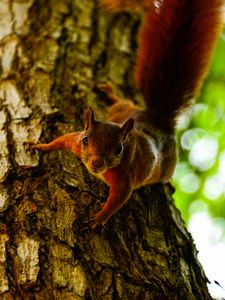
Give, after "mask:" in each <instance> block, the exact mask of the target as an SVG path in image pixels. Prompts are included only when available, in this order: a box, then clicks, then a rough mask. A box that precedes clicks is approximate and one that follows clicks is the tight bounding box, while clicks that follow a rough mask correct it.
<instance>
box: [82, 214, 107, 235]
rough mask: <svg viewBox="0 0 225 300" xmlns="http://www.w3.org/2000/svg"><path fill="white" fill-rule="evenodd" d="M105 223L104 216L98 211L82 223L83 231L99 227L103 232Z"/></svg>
mask: <svg viewBox="0 0 225 300" xmlns="http://www.w3.org/2000/svg"><path fill="white" fill-rule="evenodd" d="M106 222H107V219H106V218H104V214H102V211H100V212H99V213H97V214H96V215H95V216H94V217H93V218H91V219H89V220H88V221H87V222H84V227H83V231H87V230H89V229H95V228H97V227H100V228H101V229H102V230H103V229H104V228H105V223H106Z"/></svg>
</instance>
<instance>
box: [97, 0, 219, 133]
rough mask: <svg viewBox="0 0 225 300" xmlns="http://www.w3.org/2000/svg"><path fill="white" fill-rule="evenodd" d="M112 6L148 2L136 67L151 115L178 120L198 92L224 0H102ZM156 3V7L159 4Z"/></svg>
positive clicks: (165, 123) (163, 122)
mask: <svg viewBox="0 0 225 300" xmlns="http://www.w3.org/2000/svg"><path fill="white" fill-rule="evenodd" d="M102 2H103V3H104V4H105V5H107V6H108V7H109V8H112V9H114V10H121V9H122V8H136V7H138V6H139V7H140V6H141V7H144V8H146V11H147V12H146V14H145V17H144V20H143V24H142V27H141V32H140V42H139V50H138V55H137V64H136V71H135V81H136V86H137V87H138V89H139V90H140V91H141V93H142V95H143V97H144V100H145V103H146V107H147V111H148V113H149V116H150V119H151V121H152V122H153V123H155V125H158V126H159V127H160V128H165V129H169V128H171V126H172V127H174V126H175V124H176V119H177V116H178V115H179V113H180V112H181V111H182V110H183V109H184V108H186V107H187V106H188V105H189V104H190V102H191V100H192V99H193V98H195V97H196V96H197V95H198V92H199V90H200V88H201V85H202V82H203V80H204V78H205V76H206V74H207V70H208V66H209V63H210V61H211V56H212V53H213V50H214V47H215V44H216V40H217V38H218V35H219V33H220V31H221V27H222V7H223V5H224V0H102ZM153 7H154V8H153Z"/></svg>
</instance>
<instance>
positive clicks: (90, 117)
mask: <svg viewBox="0 0 225 300" xmlns="http://www.w3.org/2000/svg"><path fill="white" fill-rule="evenodd" d="M94 124H95V117H94V112H93V109H92V107H91V106H89V107H88V108H87V109H86V111H85V126H84V130H88V128H90V127H91V126H93V125H94Z"/></svg>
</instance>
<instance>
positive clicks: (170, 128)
mask: <svg viewBox="0 0 225 300" xmlns="http://www.w3.org/2000/svg"><path fill="white" fill-rule="evenodd" d="M102 2H103V4H104V5H106V6H108V7H109V8H112V9H114V10H121V9H123V8H125V7H126V6H128V8H136V7H139V6H142V7H144V8H145V16H144V20H143V22H142V26H141V29H140V35H139V36H140V40H139V48H138V53H137V63H136V69H135V83H136V87H137V89H138V90H139V91H140V92H141V94H142V96H143V98H144V101H145V104H146V107H145V108H140V107H138V106H136V105H135V104H134V103H133V102H131V101H128V100H121V99H119V97H117V96H116V95H115V94H114V92H113V89H112V87H111V86H110V85H107V84H105V85H104V84H103V85H102V86H101V88H102V89H103V90H104V91H105V93H106V94H107V95H108V97H109V98H110V99H111V100H112V102H113V105H112V106H111V107H110V109H109V112H108V115H107V116H106V119H105V121H99V120H96V119H95V117H94V112H93V110H92V108H91V107H89V108H88V109H87V111H86V115H85V120H86V122H85V127H84V130H83V131H79V132H74V133H69V134H66V135H63V136H61V137H59V138H57V139H55V140H53V141H52V142H51V143H49V144H35V143H29V148H30V149H37V150H42V151H53V150H64V149H70V150H72V151H73V152H74V153H75V154H76V155H77V156H78V157H79V158H80V159H81V160H82V162H83V163H84V164H85V166H86V167H87V169H88V171H89V172H90V173H91V174H93V175H95V176H96V177H98V178H99V179H101V180H103V181H104V182H106V183H107V184H108V185H109V187H110V190H109V196H108V198H107V200H106V202H105V204H104V206H103V208H102V209H101V210H100V211H99V212H98V213H97V214H96V215H95V216H94V218H93V219H92V220H91V221H90V227H93V228H94V227H95V226H96V225H104V224H105V223H106V222H107V220H108V219H109V218H110V217H111V216H112V215H113V214H115V212H116V211H118V210H119V209H120V208H121V207H122V206H123V205H124V204H125V203H126V202H127V200H128V199H129V198H130V196H131V193H132V191H133V190H134V189H137V188H139V187H141V186H143V185H147V184H153V183H159V182H161V183H167V182H168V181H169V180H170V178H171V176H172V174H173V171H174V168H175V165H176V157H177V154H176V152H177V151H176V137H175V127H176V121H177V118H178V116H179V115H180V113H181V112H183V110H184V109H185V108H186V107H187V106H189V105H190V104H191V102H192V99H194V98H196V96H197V95H198V92H199V90H200V88H201V85H202V82H203V80H204V78H205V76H206V73H207V70H208V66H209V63H210V60H211V57H212V53H213V50H214V47H215V44H216V40H217V38H218V36H219V34H220V31H221V27H222V5H223V0H158V1H153V0H143V1H140V0H138V1H137V0H133V1H131V0H102Z"/></svg>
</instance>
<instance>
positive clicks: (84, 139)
mask: <svg viewBox="0 0 225 300" xmlns="http://www.w3.org/2000/svg"><path fill="white" fill-rule="evenodd" d="M82 143H83V145H85V146H86V145H87V143H88V137H87V135H84V136H83V139H82Z"/></svg>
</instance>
